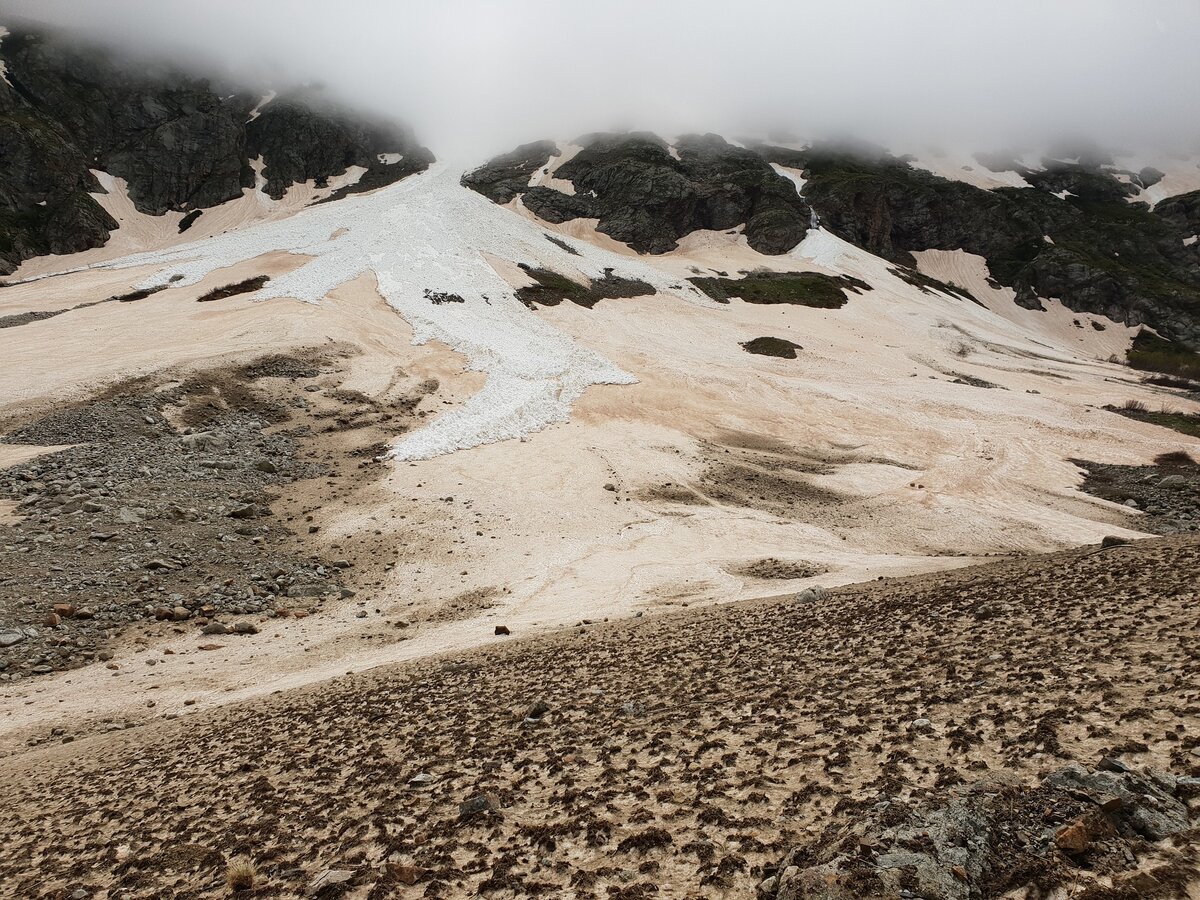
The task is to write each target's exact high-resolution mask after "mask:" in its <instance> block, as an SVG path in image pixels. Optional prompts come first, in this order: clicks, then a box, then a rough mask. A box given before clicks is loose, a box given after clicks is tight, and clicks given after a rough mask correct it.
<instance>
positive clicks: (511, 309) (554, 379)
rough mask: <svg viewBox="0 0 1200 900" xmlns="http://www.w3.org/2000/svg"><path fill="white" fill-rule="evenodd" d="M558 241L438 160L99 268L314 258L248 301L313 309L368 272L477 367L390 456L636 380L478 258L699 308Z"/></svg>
mask: <svg viewBox="0 0 1200 900" xmlns="http://www.w3.org/2000/svg"><path fill="white" fill-rule="evenodd" d="M568 240H569V239H568ZM569 243H570V244H571V245H572V246H573V247H574V249H575V250H576V251H577V253H578V254H579V255H577V256H576V255H572V254H569V253H568V252H567V251H565V250H563V249H561V248H560V247H558V246H556V245H555V244H553V243H551V242H550V241H548V240H546V237H545V231H544V230H543V229H542V228H540V227H538V225H537V224H536V223H535V222H532V221H530V220H528V219H525V218H523V217H522V216H519V215H514V214H513V213H512V211H510V210H507V209H504V208H502V207H499V206H496V205H495V204H494V203H492V202H491V201H489V200H487V199H486V198H484V197H482V196H480V195H478V194H476V193H475V192H473V191H470V190H467V189H466V188H463V187H462V186H460V185H459V183H458V175H457V173H456V172H453V171H450V170H448V169H447V168H446V167H445V166H444V165H440V164H439V165H435V166H434V167H432V168H431V169H430V170H429V171H427V172H425V173H422V174H420V175H414V176H410V177H409V178H406V179H405V180H404V181H401V182H399V183H397V184H395V185H392V186H390V187H387V188H383V189H381V190H379V191H376V192H374V193H371V194H359V195H352V196H350V197H348V198H345V199H342V200H338V201H337V202H335V203H325V204H320V205H317V206H313V207H310V208H308V209H306V210H304V211H303V212H300V213H298V214H296V215H295V216H292V217H291V218H288V219H284V220H282V221H276V222H266V223H262V224H258V225H251V226H248V227H246V228H244V229H240V230H237V231H233V232H228V233H226V234H220V235H215V236H213V237H209V238H205V239H203V240H201V241H197V242H195V243H191V244H184V245H181V246H178V247H172V248H170V249H167V250H161V251H153V252H148V253H139V254H136V255H133V256H127V257H123V258H121V259H119V260H114V261H111V262H106V263H101V264H99V265H98V267H103V268H129V267H133V266H143V265H147V264H161V265H162V266H163V268H162V269H161V270H160V271H159V272H158V273H156V274H155V275H154V276H153V277H151V278H150V279H148V280H147V281H145V282H143V283H142V284H141V285H139V287H143V288H149V287H157V286H159V285H163V284H167V283H168V282H170V279H172V278H176V281H175V282H174V283H175V284H178V285H187V284H194V283H196V282H198V281H199V280H200V279H202V278H203V277H205V276H206V275H208V274H209V273H210V272H213V271H215V270H217V269H221V268H225V267H227V266H232V265H235V264H237V263H240V262H244V261H246V260H250V259H254V258H255V257H257V256H260V255H262V254H264V253H269V252H273V251H285V252H289V253H295V254H301V255H305V256H311V257H312V259H311V260H310V261H309V262H307V263H305V264H304V265H302V266H300V267H299V268H297V269H295V270H293V271H292V272H290V273H288V274H286V275H281V276H279V277H277V278H273V279H272V280H271V281H270V282H269V283H268V284H267V285H266V286H265V287H264V288H263V289H262V290H261V291H259V292H258V294H257V299H263V300H265V299H269V298H273V297H294V298H297V299H300V300H306V301H309V302H314V303H315V302H319V301H320V300H321V299H322V298H323V297H324V296H325V295H326V294H327V293H328V292H329V291H331V290H333V289H334V288H336V287H337V286H338V285H340V284H343V283H345V282H347V281H351V280H353V279H354V278H356V277H358V276H359V275H361V274H363V273H364V272H373V273H374V274H375V277H376V279H377V280H378V283H379V290H380V292H381V293H382V294H383V296H384V298H385V299H386V300H387V302H388V303H389V304H391V305H392V306H393V307H394V308H395V309H396V310H397V311H398V312H399V313H400V314H401V315H402V316H403V317H404V318H405V319H406V320H408V322H409V323H410V324H411V325H412V327H413V329H414V332H415V335H416V337H415V340H416V342H417V343H424V342H426V341H429V340H439V341H442V342H444V343H446V344H447V345H449V346H450V347H452V348H453V349H454V350H456V351H458V352H459V353H462V354H463V355H464V356H465V357H466V359H467V365H468V367H469V368H471V369H475V370H479V371H483V372H485V373H486V374H487V380H486V382H485V384H484V386H483V388H482V389H481V390H480V392H479V393H478V394H476V395H475V396H473V397H471V398H470V400H468V401H467V402H466V403H465V404H463V405H462V406H461V407H458V408H456V409H454V410H451V411H448V412H446V413H444V414H443V415H441V416H439V417H438V418H437V419H435V420H434V421H433V422H431V423H430V424H429V425H427V426H425V427H424V428H422V429H420V430H419V431H416V432H413V433H412V434H409V435H406V436H405V437H403V438H402V439H401V440H399V441H398V442H397V443H396V444H395V445H394V446H393V447H392V450H391V451H390V455H391V456H393V457H395V458H398V459H403V460H415V459H428V458H430V457H433V456H438V455H441V454H443V453H449V452H452V451H454V450H459V449H466V448H469V447H475V446H478V445H480V444H486V443H491V442H493V441H501V440H507V439H511V438H518V437H521V436H522V435H525V434H528V433H530V432H533V431H537V430H539V429H541V428H544V427H545V426H547V425H549V424H551V423H554V422H562V421H565V420H566V418H567V416H568V414H569V412H570V407H571V403H572V402H573V401H574V400H575V399H576V398H577V397H579V395H580V394H582V393H583V391H584V390H585V389H586V388H587V387H588V386H590V385H593V384H632V383H633V382H634V381H635V380H636V379H634V378H633V376H631V375H629V374H628V373H626V372H624V371H622V370H621V369H619V368H618V367H617V366H615V365H614V364H613V363H611V362H609V361H608V360H606V359H604V358H603V357H602V356H600V355H599V354H597V353H594V352H592V351H591V350H588V349H586V348H584V347H581V346H580V345H579V344H577V343H575V341H574V340H572V339H571V338H570V337H569V336H567V335H566V334H564V333H563V332H561V331H559V330H558V329H556V328H554V327H553V326H551V325H548V324H547V323H545V322H543V321H542V320H540V319H539V318H538V317H537V316H536V315H534V314H533V313H532V312H530V311H529V310H528V309H526V308H525V306H524V305H523V304H522V303H521V302H520V301H519V300H517V298H516V296H515V295H514V294H513V291H512V290H511V289H510V288H509V286H508V284H507V283H506V282H505V281H504V279H502V278H501V277H500V276H499V275H497V274H496V272H495V271H494V270H493V269H492V267H491V266H490V265H488V263H487V261H486V260H485V259H484V257H483V255H482V254H484V253H489V254H492V255H494V256H497V257H501V258H503V259H507V260H511V261H513V262H525V263H528V264H530V265H534V266H543V267H546V268H550V269H555V270H557V271H564V270H570V269H576V270H578V271H580V272H582V273H583V274H584V275H587V276H588V277H591V278H599V277H602V276H603V273H604V270H605V268H612V269H614V270H615V272H616V274H618V275H622V276H625V277H632V278H639V279H641V280H643V281H646V282H648V283H649V284H651V285H652V286H653V287H654V288H655V290H657V291H660V292H669V293H671V294H674V295H676V296H680V297H684V298H686V299H688V300H690V301H693V302H695V303H698V304H703V305H709V304H710V303H711V301H710V300H708V298H707V297H705V296H704V295H702V294H701V293H700V292H699V291H697V290H696V289H695V288H693V287H692V286H691V285H690V284H688V283H687V282H686V281H680V280H679V279H677V278H673V277H671V276H669V275H668V274H667V273H664V272H662V271H660V270H658V269H655V268H653V267H652V266H650V265H647V264H646V263H643V262H640V261H639V260H637V259H633V258H631V257H626V256H620V255H618V254H615V253H612V252H610V251H607V250H603V249H601V248H598V247H595V246H593V245H590V244H587V243H585V242H582V241H569ZM177 276H182V278H178V277H177ZM430 291H432V292H441V293H451V294H457V295H459V296H460V297H462V298H463V299H464V302H463V303H434V302H432V301H431V300H430V299H429V297H428V296H427V293H428V292H430Z"/></svg>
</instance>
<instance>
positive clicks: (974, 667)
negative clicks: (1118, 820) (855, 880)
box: [0, 535, 1200, 900]
mask: <svg viewBox="0 0 1200 900" xmlns="http://www.w3.org/2000/svg"><path fill="white" fill-rule="evenodd" d="M795 562H796V563H801V562H802V561H801V560H796V561H795ZM1198 564H1200V535H1190V536H1186V537H1184V536H1181V537H1173V538H1159V539H1154V540H1146V541H1137V542H1135V543H1133V544H1132V545H1131V546H1129V547H1127V548H1123V549H1121V550H1116V551H1106V552H1103V553H1099V552H1096V551H1095V548H1086V549H1082V550H1073V551H1068V552H1063V553H1056V554H1051V555H1048V556H1025V557H1021V558H1011V559H1006V560H1003V561H1000V562H997V563H994V564H991V565H987V566H976V567H971V568H964V569H959V570H956V571H951V572H944V573H939V574H937V575H936V576H922V577H918V578H887V579H884V580H883V581H876V582H871V583H869V584H865V585H858V586H854V587H844V588H839V589H838V590H835V591H830V592H829V594H828V596H827V597H826V599H825V600H824V601H822V602H820V603H819V604H812V603H801V602H796V600H795V599H793V598H792V597H791V596H787V597H781V598H777V599H774V600H761V601H752V602H746V603H731V604H726V605H721V606H716V607H707V608H704V609H696V608H692V609H689V610H684V611H682V612H680V613H675V614H671V613H668V614H662V615H655V616H646V617H644V618H641V619H634V620H630V621H625V622H620V623H609V624H603V623H595V624H593V625H589V626H587V627H584V628H579V629H568V630H564V631H562V632H559V633H557V634H548V635H541V636H533V635H530V636H528V637H525V638H522V639H521V640H512V639H506V638H495V639H492V640H488V641H487V642H486V644H487V645H486V646H485V647H482V648H480V649H477V650H474V651H471V652H468V653H458V654H439V655H436V656H432V657H428V658H424V659H418V660H413V661H411V662H409V663H404V664H401V665H397V666H387V667H379V668H375V669H372V670H370V671H369V672H357V673H355V674H354V675H348V676H345V677H338V678H334V679H330V680H329V681H328V682H325V683H323V684H321V685H313V686H312V687H311V688H307V689H303V690H294V691H285V692H283V693H282V694H281V695H279V696H274V697H263V698H260V699H258V700H254V701H250V702H245V703H233V704H229V705H226V706H222V707H220V708H216V709H211V710H208V711H204V712H201V713H200V714H198V715H190V716H187V717H185V718H184V719H183V720H181V721H178V722H175V723H170V722H163V723H161V724H159V725H155V726H153V727H152V728H145V729H140V730H138V731H134V733H132V734H130V733H120V734H119V735H118V736H116V737H113V738H110V737H107V736H106V735H103V734H98V735H94V736H88V737H86V738H83V741H84V742H86V743H82V744H81V745H79V746H75V747H73V749H74V750H75V752H62V750H61V749H51V750H48V751H44V750H33V751H18V752H17V753H16V754H15V755H13V756H10V757H6V758H0V796H3V797H5V798H6V800H7V801H8V802H5V803H0V833H3V834H4V835H6V840H5V841H4V842H2V843H0V884H5V885H11V892H12V893H13V894H15V895H16V896H21V897H25V896H38V895H39V893H40V894H45V893H46V892H47V891H48V890H50V891H53V890H59V889H61V890H62V891H63V892H64V894H69V893H70V892H71V891H72V890H74V889H75V888H77V887H80V886H86V887H87V889H88V890H89V891H90V892H91V894H92V895H93V896H101V895H103V894H104V893H105V892H106V894H107V896H110V897H118V896H128V897H130V898H131V900H132V898H138V900H140V898H160V897H164V896H170V895H171V894H172V893H174V894H175V895H176V896H180V895H183V894H184V893H190V895H192V896H198V897H216V896H224V897H228V896H229V895H228V892H227V891H226V890H225V885H224V879H223V875H224V868H223V867H224V865H225V863H226V861H228V859H229V857H230V856H231V855H232V854H234V853H238V854H246V855H248V856H250V857H252V858H253V860H254V862H255V863H256V865H257V869H258V873H259V880H257V881H256V890H258V891H259V894H260V895H261V896H285V897H294V896H300V895H301V894H302V893H303V892H304V890H305V889H306V886H307V885H308V884H309V883H310V882H311V881H312V880H313V879H314V878H315V877H317V876H318V874H319V873H320V872H321V871H322V870H324V869H327V868H328V869H342V870H348V871H353V872H355V878H354V881H353V883H352V887H351V889H350V895H351V896H356V897H358V896H361V897H374V898H384V897H392V896H404V897H407V896H410V895H411V896H418V895H419V896H424V897H430V898H433V897H442V898H449V897H475V896H492V897H522V898H524V897H577V898H580V900H585V898H587V900H601V898H613V897H626V898H628V897H635V896H639V897H645V898H650V897H665V896H667V895H668V894H670V895H672V896H675V897H705V898H707V897H738V898H742V897H752V896H753V895H754V890H755V886H756V885H758V884H759V883H761V882H762V881H763V880H764V879H767V878H768V877H770V876H773V875H781V874H782V873H783V872H784V870H785V867H782V866H781V862H782V861H784V860H785V857H787V856H788V854H789V851H791V850H792V848H795V847H798V846H800V845H802V844H805V845H808V844H809V843H810V842H813V841H814V840H815V838H816V836H817V835H819V834H820V833H821V830H822V829H824V828H825V827H826V826H829V825H831V824H851V823H853V822H856V821H858V820H859V819H861V818H862V817H863V816H869V815H872V814H874V810H873V806H874V804H875V803H876V802H882V801H883V800H887V801H888V802H889V809H891V810H892V811H893V813H896V812H901V813H903V810H905V809H908V808H909V807H916V806H918V805H919V804H920V803H921V802H922V799H921V798H937V797H944V798H947V799H949V798H950V797H951V796H954V795H951V794H950V793H948V792H949V791H950V790H951V789H952V788H954V787H955V786H956V785H957V786H962V785H965V784H967V783H969V782H971V781H977V780H978V779H980V778H981V777H984V775H986V774H987V773H989V772H995V771H1004V772H1007V773H1010V774H1011V776H1012V777H1013V778H1015V779H1020V781H1021V782H1022V783H1027V784H1037V783H1039V782H1040V780H1041V778H1042V776H1043V775H1044V774H1045V773H1046V772H1048V771H1054V770H1056V769H1060V768H1062V767H1064V766H1068V765H1070V764H1071V763H1072V762H1074V761H1077V760H1081V759H1086V760H1096V759H1103V758H1105V757H1110V758H1113V759H1120V760H1122V761H1123V762H1125V763H1126V764H1127V765H1130V766H1131V767H1132V766H1136V767H1137V768H1138V769H1139V771H1140V770H1143V769H1145V770H1152V771H1160V772H1161V771H1169V772H1178V773H1181V774H1187V775H1191V776H1197V775H1200V731H1198V730H1197V723H1196V708H1197V704H1198V703H1200V679H1198V678H1197V677H1196V674H1197V664H1198V660H1197V657H1196V654H1195V648H1196V647H1197V646H1200V618H1198V617H1197V616H1196V614H1195V598H1196V578H1195V572H1196V570H1197V565H1198ZM495 621H497V622H498V621H501V619H499V618H497V619H496V620H495ZM488 631H491V629H490V628H489V629H488ZM513 632H514V634H518V635H519V634H520V633H521V632H520V630H519V629H517V628H513ZM481 636H482V633H481ZM214 640H219V641H222V642H224V641H226V640H228V641H229V642H232V641H233V640H241V639H240V638H229V639H225V638H217V639H214ZM114 724H115V723H114ZM68 736H69V735H68ZM298 764H302V766H303V772H304V777H295V774H296V772H297V766H298ZM1176 784H1177V785H1178V784H1179V783H1178V782H1176ZM1001 787H1003V786H1001ZM1183 788H1184V789H1186V790H1190V788H1188V786H1187V784H1186V783H1185V784H1184V785H1183ZM1163 790H1164V791H1165V792H1166V793H1167V794H1170V793H1171V792H1170V791H1169V790H1167V789H1166V788H1163ZM164 791H167V792H169V796H170V798H171V802H169V803H164V802H163V796H164ZM960 791H961V788H960ZM480 796H482V797H490V798H494V800H495V805H496V807H497V811H496V812H494V813H481V814H475V815H472V816H470V817H469V818H466V819H463V818H462V813H463V811H464V807H463V804H465V803H471V801H473V799H474V798H477V797H480ZM1012 796H1014V797H1015V798H1018V799H1019V798H1020V797H1021V796H1025V795H1023V794H1022V793H1021V792H1014V793H1013V795H1012ZM1041 796H1047V797H1061V798H1062V799H1061V800H1056V801H1055V802H1056V804H1057V805H1056V807H1055V808H1056V810H1057V812H1055V813H1054V816H1056V818H1054V819H1053V821H1052V822H1049V823H1046V822H1043V821H1042V820H1041V819H1040V818H1039V817H1040V816H1041V814H1042V812H1043V811H1044V810H1045V807H1044V806H1043V807H1040V808H1036V809H1035V810H1033V811H1031V812H1030V815H1029V816H1028V817H1027V818H1021V817H1018V816H1016V815H1015V814H1014V821H1016V823H1017V825H1016V826H1014V828H1015V833H1016V834H1018V835H1020V834H1022V833H1028V834H1029V835H1031V837H1034V838H1036V839H1037V840H1038V841H1042V840H1043V831H1044V829H1047V828H1051V827H1053V828H1055V829H1057V828H1060V827H1062V826H1063V825H1069V824H1071V823H1072V822H1074V821H1075V818H1073V816H1074V814H1075V812H1076V811H1077V810H1078V811H1080V812H1082V811H1083V810H1085V809H1087V808H1089V807H1090V806H1094V805H1095V803H1094V802H1093V801H1089V800H1086V799H1085V798H1076V797H1073V796H1071V795H1070V794H1066V795H1065V796H1064V795H1063V794H1062V793H1061V792H1055V793H1053V794H1050V793H1049V792H1046V793H1043V794H1042V795H1041ZM1175 796H1176V798H1177V799H1178V798H1182V797H1183V796H1184V792H1183V790H1182V789H1181V790H1177V791H1176V792H1175ZM897 798H916V799H908V800H905V801H903V803H902V802H901V801H900V800H898V799H897ZM864 801H865V802H864ZM1100 802H1101V803H1103V802H1104V801H1103V799H1101V800H1100ZM1164 802H1165V801H1164ZM1139 803H1140V801H1139ZM198 808H203V809H217V810H221V811H222V815H220V816H213V815H201V816H197V815H195V813H194V811H195V810H196V809H198ZM467 808H468V809H470V808H471V807H467ZM281 809H283V810H287V811H288V815H279V813H278V811H279V810H281ZM1166 810H1167V807H1166V806H1164V807H1162V808H1161V809H1159V811H1160V812H1163V811H1166ZM1026 811H1027V812H1028V811H1029V810H1028V809H1026ZM999 812H1000V813H1003V810H1000V811H999ZM880 814H882V813H880ZM1035 814H1036V815H1035ZM1023 815H1024V812H1022V816H1023ZM898 819H899V820H900V824H903V823H904V822H907V821H908V819H907V817H906V815H900V816H898ZM1002 821H1003V820H1002ZM1022 823H1024V824H1022ZM989 827H992V826H990V825H989ZM831 833H834V834H835V833H837V832H836V829H834V830H833V831H832V832H831ZM996 833H1001V832H999V831H997V832H996ZM1003 833H1010V832H1003ZM1054 834H1057V830H1055V832H1054ZM164 835H165V836H166V837H164ZM1198 837H1200V833H1197V832H1196V831H1195V830H1194V829H1193V830H1191V831H1184V832H1180V833H1179V834H1177V835H1175V836H1173V837H1172V838H1171V839H1170V840H1171V841H1172V842H1173V843H1174V842H1175V841H1179V842H1180V844H1179V847H1178V851H1179V852H1180V853H1181V854H1182V853H1187V852H1191V853H1193V854H1194V853H1195V850H1196V847H1197V838H1198ZM1014 840H1015V838H1014ZM1108 840H1111V839H1110V838H1104V839H1094V840H1093V843H1096V844H1099V850H1089V851H1087V852H1086V853H1085V854H1084V855H1083V857H1082V860H1083V861H1084V862H1087V861H1088V860H1089V859H1091V858H1097V859H1099V860H1101V861H1104V860H1107V859H1109V858H1110V857H1109V856H1107V855H1106V854H1107V852H1108V851H1107V850H1106V849H1105V848H1106V847H1107V846H1109V845H1108V844H1107V843H1106V841H1108ZM1128 840H1130V845H1131V846H1133V849H1132V851H1131V852H1134V853H1136V854H1138V856H1139V857H1140V859H1141V861H1143V862H1144V863H1145V868H1147V869H1150V868H1151V867H1152V866H1154V865H1155V859H1154V858H1153V857H1152V856H1151V855H1150V854H1148V853H1145V852H1143V851H1144V848H1142V847H1140V846H1139V845H1137V839H1128ZM914 841H918V843H917V846H916V847H915V848H914V849H912V850H911V852H914V853H915V852H921V851H922V850H923V849H924V850H927V849H928V848H923V847H922V846H921V845H920V843H919V835H918V836H917V837H915V838H914ZM114 848H127V852H125V851H123V850H118V851H117V853H118V856H117V857H116V860H115V861H114V856H113V853H114ZM314 848H319V850H320V852H314ZM880 849H883V847H881V848H880ZM901 849H903V848H901ZM897 852H898V851H897ZM1052 852H1054V851H1052ZM1064 852H1065V851H1064ZM1164 852H1165V851H1164V848H1162V847H1159V848H1155V853H1156V854H1161V853H1164ZM122 854H124V856H122ZM1097 854H1098V855H1097ZM222 857H223V858H224V859H222ZM31 858H36V859H37V860H38V865H37V866H36V867H30V865H29V860H30V859H31ZM179 859H186V860H188V866H187V867H184V866H181V865H179V864H178V863H175V862H172V863H171V865H168V864H167V862H168V861H174V860H179ZM793 859H800V858H799V857H793ZM959 864H961V863H959V862H957V861H955V862H954V863H952V865H959ZM807 865H808V862H807V861H806V860H803V859H800V862H799V863H798V864H797V868H798V869H799V868H802V867H804V866H807ZM864 865H869V864H867V863H865V862H864ZM1124 865H1125V864H1124V863H1122V866H1124ZM1124 871H1125V869H1124V868H1122V869H1121V870H1119V872H1118V874H1120V872H1124ZM1162 874H1163V873H1157V874H1155V878H1156V879H1159V878H1160V876H1161V875H1162ZM413 881H416V882H417V887H416V889H415V890H409V891H407V892H406V891H404V890H403V889H402V888H400V887H399V884H401V883H403V884H406V885H411V884H412V883H413ZM905 890H907V888H905ZM913 893H915V892H913ZM1031 894H1032V892H1031ZM896 896H897V894H893V895H892V897H893V898H894V897H896ZM926 896H931V895H926ZM987 896H993V897H999V896H1001V895H1000V894H993V895H987ZM1017 896H1020V894H1018V895H1017ZM1041 896H1042V897H1053V896H1055V895H1053V894H1050V893H1049V892H1047V893H1044V894H1042V895H1041ZM1082 896H1087V895H1076V897H1077V900H1081V897H1082ZM1146 896H1147V892H1145V891H1143V892H1142V893H1138V892H1136V891H1133V890H1129V891H1126V892H1124V893H1119V894H1116V895H1114V894H1103V893H1094V894H1092V895H1090V897H1089V898H1088V900H1102V898H1103V900H1117V898H1120V900H1133V898H1134V897H1146ZM1150 896H1152V895H1150ZM1165 896H1172V895H1171V894H1165Z"/></svg>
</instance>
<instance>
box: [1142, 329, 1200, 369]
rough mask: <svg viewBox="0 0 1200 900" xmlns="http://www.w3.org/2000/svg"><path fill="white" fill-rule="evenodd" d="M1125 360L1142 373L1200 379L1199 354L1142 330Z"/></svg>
mask: <svg viewBox="0 0 1200 900" xmlns="http://www.w3.org/2000/svg"><path fill="white" fill-rule="evenodd" d="M1126 359H1127V360H1128V362H1129V365H1131V366H1132V367H1133V368H1135V369H1141V370H1142V371H1143V372H1162V373H1163V374H1165V375H1178V376H1180V377H1183V378H1192V379H1200V353H1197V352H1196V351H1194V350H1191V349H1189V348H1187V347H1184V346H1183V345H1181V344H1176V343H1175V342H1174V341H1168V340H1166V339H1165V338H1161V337H1159V336H1158V335H1156V334H1152V333H1151V332H1149V331H1146V330H1144V329H1143V330H1142V331H1139V332H1138V334H1137V337H1135V338H1134V339H1133V345H1132V346H1131V347H1130V348H1129V353H1128V354H1127V355H1126Z"/></svg>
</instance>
